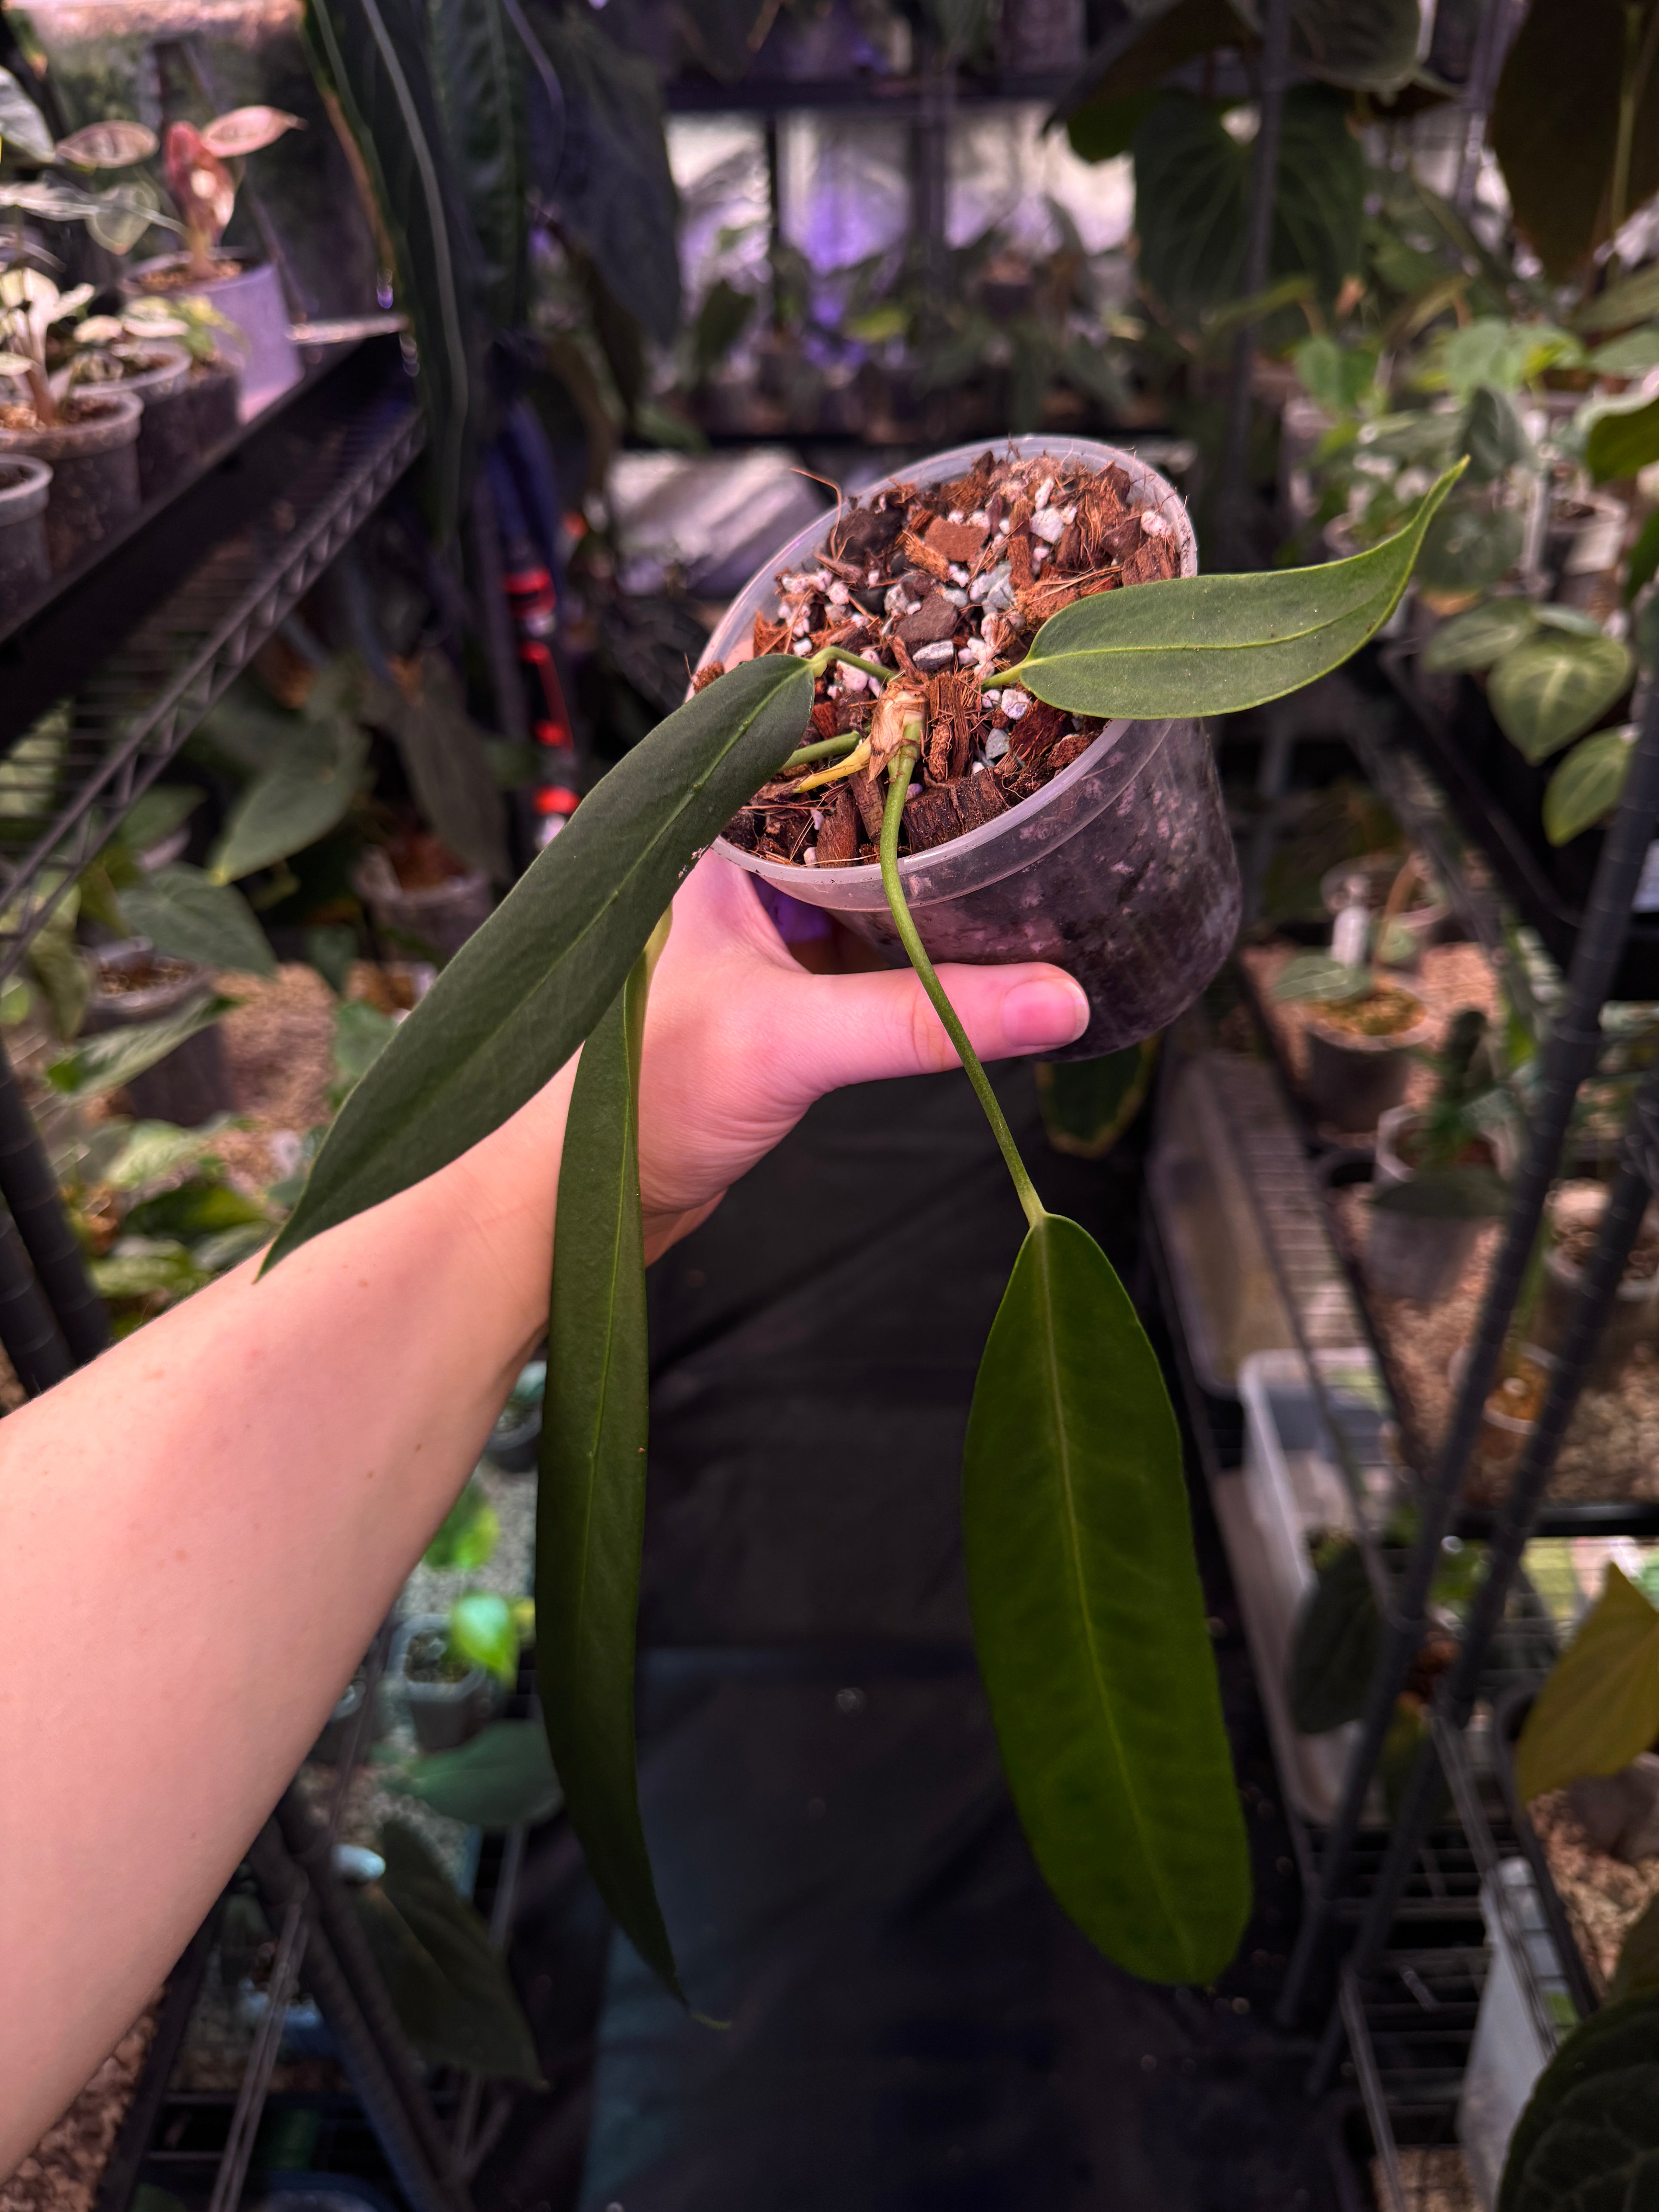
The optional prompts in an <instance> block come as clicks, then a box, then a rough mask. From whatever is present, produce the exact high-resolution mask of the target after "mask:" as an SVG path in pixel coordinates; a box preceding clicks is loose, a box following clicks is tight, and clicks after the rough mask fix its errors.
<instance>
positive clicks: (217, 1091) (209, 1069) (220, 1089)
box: [86, 940, 236, 1129]
mask: <svg viewBox="0 0 1659 2212" xmlns="http://www.w3.org/2000/svg"><path fill="white" fill-rule="evenodd" d="M154 959H155V954H154V952H153V951H152V950H151V948H150V947H149V945H145V944H143V943H140V942H137V941H136V940H135V941H134V942H131V943H129V944H125V945H106V946H105V947H103V948H102V949H101V950H100V951H98V952H97V953H95V954H94V963H95V964H96V966H97V967H98V968H99V969H100V970H101V971H102V972H103V973H104V974H106V975H113V976H120V975H135V974H138V973H142V972H143V969H145V968H146V967H148V966H149V964H150V963H152V962H153V961H154ZM168 965H169V968H170V969H177V970H178V971H179V972H178V973H176V974H168V975H167V977H166V978H165V980H163V981H158V982H153V983H146V984H142V985H140V986H139V987H137V988H136V989H131V990H121V991H112V992H100V991H97V990H94V993H93V994H92V997H91V999H90V1000H89V1001H88V1006H87V1019H86V1026H87V1029H88V1031H90V1032H92V1033H94V1034H97V1033H100V1032H101V1031H103V1030H116V1029H128V1028H133V1027H136V1026H137V1024H139V1023H141V1022H155V1021H160V1020H161V1017H162V1016H163V1015H164V1014H172V1013H176V1012H178V1011H179V1009H180V1008H181V1007H183V1006H188V1005H189V1004H190V1003H191V1000H194V999H204V998H206V997H207V996H208V994H210V991H211V990H212V988H213V978H212V977H211V975H209V973H208V971H207V970H206V969H204V968H192V967H188V966H186V965H185V963H183V962H182V961H174V962H171V963H168ZM125 1089H126V1093H127V1096H128V1097H130V1098H131V1101H132V1104H133V1110H134V1112H135V1113H137V1114H138V1115H142V1116H143V1119H145V1120H146V1121H176V1122H177V1123H178V1124H179V1127H180V1128H184V1129H193V1128H196V1127H199V1125H200V1124H201V1123H202V1122H204V1121H210V1120H211V1118H212V1117H213V1115H216V1114H228V1112H230V1110H231V1109H232V1108H233V1107H234V1104H235V1103H236V1102H235V1098H234V1095H233V1093H232V1091H231V1085H230V1071H229V1069H228V1066H226V1064H225V1048H224V1042H223V1040H222V1037H221V1036H220V1034H219V1030H218V1026H217V1024H215V1026H214V1027H213V1028H211V1029H206V1030H197V1032H196V1035H195V1036H191V1037H186V1038H185V1041H184V1042H183V1043H182V1044H180V1045H176V1046H175V1047H174V1048H173V1050H172V1051H171V1052H170V1053H169V1054H167V1058H166V1059H165V1060H157V1061H156V1063H155V1066H153V1067H147V1068H146V1069H145V1070H144V1072H143V1074H142V1075H135V1076H134V1077H133V1078H132V1079H131V1081H130V1082H129V1083H128V1084H127V1085H125Z"/></svg>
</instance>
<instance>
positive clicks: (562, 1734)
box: [536, 955, 684, 1996]
mask: <svg viewBox="0 0 1659 2212" xmlns="http://www.w3.org/2000/svg"><path fill="white" fill-rule="evenodd" d="M647 987H648V962H647V957H646V956H644V955H642V956H641V958H640V959H639V960H638V961H637V962H636V963H635V966H634V969H633V971H632V973H631V974H630V975H629V979H628V981H627V983H626V984H625V985H624V986H623V990H622V991H621V993H620V994H618V996H617V999H616V1000H614V1001H613V1003H612V1004H611V1007H610V1008H609V1010H608V1011H607V1012H606V1013H605V1018H604V1019H603V1020H602V1021H601V1022H600V1024H599V1027H598V1028H597V1029H596V1030H594V1031H593V1033H592V1036H590V1037H589V1038H588V1040H587V1042H586V1045H585V1046H584V1047H583V1048H582V1056H581V1061H580V1066H578V1068H577V1071H576V1084H575V1090H574V1093H573V1095H572V1097H571V1101H570V1113H569V1117H568V1121H566V1124H565V1138H564V1153H563V1158H562V1161H561V1164H560V1169H559V1209H558V1220H559V1233H558V1236H557V1238H556V1241H555V1245H554V1252H553V1320H552V1328H551V1334H550V1340H549V1353H548V1365H549V1367H550V1370H551V1371H552V1373H553V1375H554V1376H555V1377H556V1389H554V1390H553V1391H551V1392H550V1395H549V1397H548V1400H547V1402H546V1407H545V1410H544V1414H543V1419H542V1443H541V1460H540V1464H541V1480H540V1486H539V1490H538V1497H537V1511H536V1559H537V1570H536V1619H537V1621H538V1624H539V1626H538V1634H537V1639H536V1674H537V1679H538V1682H539V1683H540V1686H541V1693H542V1716H543V1719H544V1723H545V1725H546V1729H547V1741H548V1746H549V1748H550V1751H551V1753H552V1754H553V1764H554V1765H555V1767H556V1769H557V1771H558V1773H559V1777H560V1779H561V1780H562V1783H563V1784H564V1790H565V1802H566V1805H567V1807H568V1811H569V1814H570V1820H571V1824H572V1826H574V1829H575V1831H576V1833H577V1835H578V1836H579V1837H580V1838H581V1844H582V1850H583V1851H584V1852H585V1853H586V1858H587V1868H588V1872H589V1873H590V1874H591V1875H592V1877H593V1880H594V1882H595V1883H596V1884H597V1886H598V1887H599V1893H600V1895H601V1896H602V1897H603V1898H604V1899H605V1903H606V1904H607V1905H609V1906H610V1908H611V1914H612V1916H613V1917H615V1919H616V1921H617V1924H618V1925H619V1926H620V1927H621V1929H623V1933H624V1934H625V1935H626V1936H627V1937H628V1939H629V1942H631V1943H632V1944H633V1946H634V1948H635V1950H636V1951H637V1952H638V1953H639V1954H640V1956H641V1958H642V1959H643V1960H645V1961H646V1963H647V1966H650V1967H651V1968H652V1969H653V1972H655V1973H657V1974H658V1975H659V1977H660V1978H661V1979H662V1981H663V1982H664V1983H665V1984H666V1986H667V1987H668V1988H669V1989H671V1990H673V1991H674V1993H675V1995H676V1996H683V1994H684V1993H683V1991H682V1990H681V1989H680V1984H679V1977H678V1972H677V1971H676V1968H675V1965H674V1952H673V1947H672V1945H671V1942H670V1941H669V1936H668V1930H667V1928H666V1926H665V1923H664V1921H663V1917H662V1908H661V1906H660V1905H659V1903H658V1901H657V1893H656V1886H655V1883H654V1881H653V1878H652V1873H651V1858H650V1854H649V1851H648V1850H647V1846H646V1840H645V1829H644V1826H643V1824H642V1822H641V1818H640V1803H639V1784H638V1780H637V1776H636V1772H635V1736H634V1639H635V1613H636V1610H637V1607H638V1601H639V1587H640V1546H641V1540H642V1537H643V1534H644V1529H645V1464H646V1462H645V1446H646V1400H647V1386H648V1382H649V1364H650V1352H649V1332H648V1330H647V1323H646V1310H645V1254H644V1247H643V1243H642V1242H641V1224H640V1169H639V1151H638V1128H639V1067H640V1048H641V1041H642V1038H643V1036H644V1028H645V1002H646V994H647Z"/></svg>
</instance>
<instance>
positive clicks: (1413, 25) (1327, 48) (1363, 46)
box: [1249, 0, 1423, 93]
mask: <svg viewBox="0 0 1659 2212" xmlns="http://www.w3.org/2000/svg"><path fill="white" fill-rule="evenodd" d="M1258 13H1259V9H1258V7H1257V6H1256V5H1255V4H1254V0H1253V4H1252V5H1251V7H1250V9H1249V15H1250V17H1251V20H1252V21H1255V19H1256V17H1257V15H1258ZM1258 27H1259V26H1258ZM1422 33H1423V19H1422V10H1421V9H1420V8H1419V5H1418V0H1294V4H1293V5H1292V7H1291V58H1292V59H1293V60H1295V61H1297V62H1299V63H1300V64H1302V66H1303V68H1304V69H1306V70H1310V71H1311V72H1312V73H1313V75H1314V76H1317V77H1321V78H1322V79H1323V80H1324V82H1326V83H1327V84H1335V85H1341V86H1343V87H1345V88H1347V89H1349V90H1355V91H1370V92H1384V93H1389V92H1397V91H1398V90H1399V89H1400V88H1401V86H1402V85H1403V84H1405V83H1406V82H1407V79H1408V78H1409V77H1411V76H1412V75H1413V73H1414V71H1415V70H1416V68H1417V55H1418V46H1419V43H1420V41H1421V39H1422Z"/></svg>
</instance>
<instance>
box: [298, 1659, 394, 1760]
mask: <svg viewBox="0 0 1659 2212" xmlns="http://www.w3.org/2000/svg"><path fill="white" fill-rule="evenodd" d="M367 1692H368V1684H367V1683H366V1682H365V1681H364V1680H363V1678H362V1675H361V1674H358V1675H356V1676H354V1677H353V1679H352V1680H350V1681H349V1682H348V1683H347V1684H346V1686H345V1690H344V1692H343V1695H342V1696H341V1697H340V1699H339V1700H338V1702H337V1704H336V1705H335V1708H334V1710H333V1711H332V1712H331V1714H330V1715H329V1717H328V1718H327V1719H326V1720H325V1722H324V1723H323V1729H322V1734H321V1735H319V1737H318V1739H317V1741H316V1742H315V1743H314V1744H313V1746H312V1747H311V1753H310V1756H311V1757H312V1758H313V1759H315V1760H316V1761H317V1762H318V1764H319V1765H322V1766H337V1765H339V1763H340V1761H341V1760H342V1759H343V1758H344V1757H345V1755H346V1753H348V1752H349V1750H350V1748H351V1740H352V1736H353V1735H354V1734H355V1732H356V1727H357V1716H358V1714H359V1713H360V1712H361V1711H362V1705H363V1699H364V1697H365V1695H366V1694H367ZM385 1734H386V1720H385V1716H384V1715H383V1713H382V1711H381V1709H380V1699H379V1697H378V1696H377V1697H376V1699H375V1700H374V1711H373V1712H372V1713H371V1714H370V1716H369V1718H368V1723H367V1726H366V1727H365V1729H364V1732H363V1737H362V1744H361V1745H360V1747H359V1751H360V1753H362V1752H364V1751H367V1750H368V1747H369V1746H370V1744H372V1743H379V1741H380V1738H381V1737H382V1736H383V1735H385Z"/></svg>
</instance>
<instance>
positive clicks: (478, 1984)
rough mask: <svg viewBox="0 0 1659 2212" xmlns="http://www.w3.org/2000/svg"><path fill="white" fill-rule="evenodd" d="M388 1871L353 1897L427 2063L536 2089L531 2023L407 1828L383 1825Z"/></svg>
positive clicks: (491, 1952)
mask: <svg viewBox="0 0 1659 2212" xmlns="http://www.w3.org/2000/svg"><path fill="white" fill-rule="evenodd" d="M377 1840H378V1843H379V1847H380V1857H382V1858H383V1859H384V1860H385V1861H386V1873H385V1875H383V1876H382V1878H381V1879H380V1881H378V1882H370V1883H369V1884H368V1887H366V1888H363V1889H359V1890H354V1891H353V1892H352V1902H353V1904H354V1905H355V1906H356V1911H357V1917H358V1920H359V1923H360V1924H361V1926H362V1931H363V1934H364V1936H366V1937H367V1939H368V1946H369V1948H370V1950H371V1951H372V1952H373V1953H374V1962H375V1964H376V1966H379V1968H380V1973H381V1977H382V1978H383V1979H384V1981H385V1983H386V1994H387V1996H389V1997H390V1998H391V2000H392V2008H393V2009H394V2010H395V2011H396V2013H397V2015H398V2021H399V2023H400V2024H401V2026H402V2027H403V2031H404V2034H405V2035H406V2036H408V2038H409V2039H410V2043H411V2044H412V2045H414V2047H415V2050H416V2052H417V2053H418V2055H419V2056H420V2057H422V2058H423V2059H425V2060H426V2062H427V2063H428V2065H434V2066H446V2065H447V2066H459V2067H462V2068H465V2069H467V2070H469V2071H471V2072H473V2073H478V2074H483V2075H488V2076H489V2077H490V2078H491V2079H492V2080H496V2081H526V2082H528V2083H530V2084H531V2086H532V2087H541V2069H540V2067H539V2066H538V2063H537V2062H536V2046H535V2043H534V2041H533V2039H532V2036H531V2033H530V2027H529V2023H528V2022H527V2021H526V2019H525V2016H524V2014H523V2012H522V2011H521V2010H520V2006H519V2001H518V1998H517V1997H516V1996H514V1995H513V1984H512V1983H511V1982H510V1981H509V1980H508V1979H507V1969H506V1967H505V1966H503V1965H502V1963H501V1959H500V1957H499V1956H498V1955H497V1954H496V1952H495V1948H494V1947H493V1946H492V1944H491V1942H490V1941H489V1929H487V1928H486V1927H485V1925H484V1923H483V1920H482V1918H481V1917H479V1915H478V1913H477V1911H475V1910H474V1908H473V1907H472V1906H471V1905H469V1904H468V1903H467V1902H466V1899H465V1898H463V1897H460V1896H458V1895H457V1893H456V1892H455V1890H454V1888H453V1886H452V1885H451V1884H450V1882H449V1881H448V1880H447V1878H446V1876H445V1875H444V1874H443V1871H442V1869H441V1868H440V1867H439V1866H438V1864H437V1863H436V1861H435V1859H434V1858H433V1857H432V1856H431V1854H430V1852H429V1851H428V1850H427V1847H426V1845H425V1844H423V1843H422V1841H421V1839H420V1838H419V1837H418V1836H416V1834H415V1833H414V1832H413V1830H412V1829H410V1828H406V1827H405V1826H404V1825H403V1823H402V1822H401V1821H399V1820H388V1821H386V1824H385V1826H383V1827H382V1828H381V1830H380V1836H379V1838H378V1839H377Z"/></svg>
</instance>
